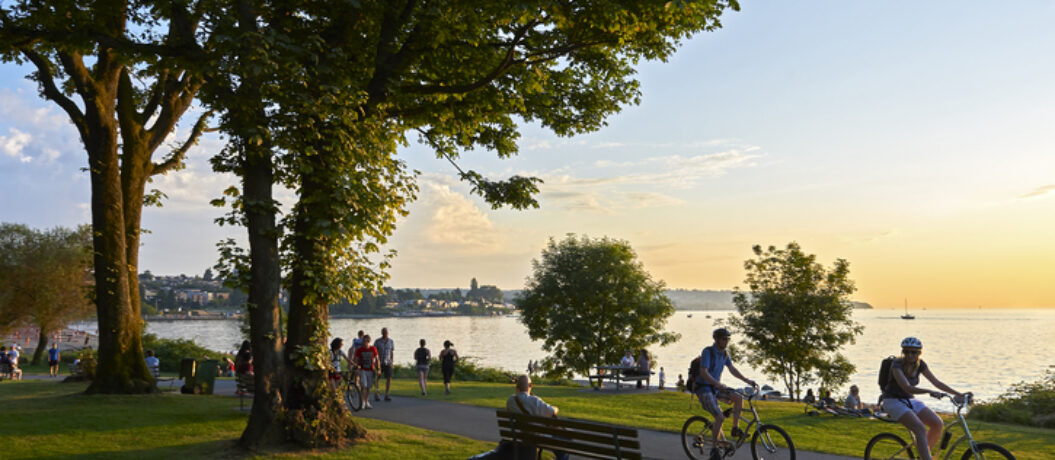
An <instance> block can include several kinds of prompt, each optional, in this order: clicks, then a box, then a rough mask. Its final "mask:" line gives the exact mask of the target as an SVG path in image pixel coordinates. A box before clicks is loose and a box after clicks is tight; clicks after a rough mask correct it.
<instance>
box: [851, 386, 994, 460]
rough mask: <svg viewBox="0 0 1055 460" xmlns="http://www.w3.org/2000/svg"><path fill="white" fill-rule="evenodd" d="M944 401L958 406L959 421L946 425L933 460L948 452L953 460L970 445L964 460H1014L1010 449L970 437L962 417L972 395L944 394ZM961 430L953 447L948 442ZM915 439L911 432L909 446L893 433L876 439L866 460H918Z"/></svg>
mask: <svg viewBox="0 0 1055 460" xmlns="http://www.w3.org/2000/svg"><path fill="white" fill-rule="evenodd" d="M941 397H947V398H949V399H950V400H951V401H952V403H953V405H954V406H956V418H955V419H953V420H950V421H948V422H946V423H945V429H944V430H943V431H942V435H941V442H940V443H938V449H937V451H936V452H933V453H932V455H931V458H938V457H939V456H940V455H941V452H942V451H945V457H944V458H945V459H946V460H948V459H949V458H951V457H952V453H953V452H954V451H956V448H957V447H958V446H959V445H960V443H962V442H964V441H966V442H967V450H966V451H965V452H964V453H963V456H962V457H961V459H962V460H969V459H975V460H984V459H992V458H1004V459H1007V460H1015V456H1014V455H1011V452H1009V451H1008V450H1007V449H1005V448H1003V447H1002V446H1000V445H997V444H993V443H990V442H975V441H974V436H972V435H971V430H970V429H969V428H968V427H967V417H966V416H965V414H964V413H963V410H964V408H966V407H967V406H968V405H970V404H971V394H970V393H967V394H964V397H963V399H962V400H960V401H957V400H956V398H953V397H952V396H951V395H949V394H946V393H941ZM939 399H941V398H939ZM880 420H882V421H884V422H888V423H898V422H897V421H896V420H891V419H887V418H880ZM956 427H959V428H960V429H962V430H963V435H962V436H960V438H959V439H957V440H956V442H953V443H952V444H951V445H950V444H949V441H950V440H951V439H952V434H953V429H955V428H956ZM915 441H916V438H915V435H913V434H912V432H911V431H910V432H909V442H906V441H905V440H904V439H902V438H901V437H900V436H898V435H896V434H894V433H879V434H877V435H875V436H874V437H873V438H872V439H871V440H870V441H868V446H866V447H865V457H864V458H865V460H873V459H874V460H894V459H898V460H902V459H908V460H915V459H916V458H917V457H916V453H915V452H914V451H913V448H914V447H915V446H916V442H915Z"/></svg>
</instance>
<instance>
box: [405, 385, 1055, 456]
mask: <svg viewBox="0 0 1055 460" xmlns="http://www.w3.org/2000/svg"><path fill="white" fill-rule="evenodd" d="M392 385H393V391H392V392H393V394H396V395H399V396H407V397H416V398H420V397H422V396H421V391H420V390H419V389H418V385H417V382H416V381H411V380H394V381H393V382H392ZM512 392H513V386H512V385H511V384H509V385H504V384H495V383H481V382H455V383H454V385H453V387H452V393H451V394H450V395H444V394H443V385H442V384H441V383H432V382H430V385H429V389H428V393H429V395H428V396H427V397H428V399H434V400H439V401H451V402H458V403H464V404H472V405H476V406H485V407H505V403H506V398H508V397H509V395H510V394H512ZM534 392H535V394H536V395H538V396H539V397H541V398H543V399H545V400H546V402H548V403H550V404H553V405H555V406H559V407H560V413H561V415H562V416H567V417H574V418H582V419H589V420H597V421H601V422H607V423H613V424H619V425H627V426H634V427H639V428H649V429H653V430H661V431H672V432H679V433H680V432H681V426H682V424H683V423H685V420H686V419H687V418H688V417H690V416H691V415H695V414H702V413H703V410H702V409H700V408H699V403H696V404H695V405H693V406H691V407H690V405H689V396H688V394H681V393H676V392H662V393H635V392H634V391H633V390H623V391H622V392H619V393H615V392H613V391H612V390H606V391H603V392H597V391H591V390H584V389H582V388H578V387H554V386H536V387H535V389H534ZM756 407H757V408H758V411H759V415H761V417H762V420H763V421H764V422H766V423H772V424H775V425H779V426H781V427H782V428H784V429H785V430H787V432H788V434H790V435H791V439H792V441H794V442H795V446H796V447H797V448H799V449H803V450H811V451H817V452H829V453H834V454H842V455H849V456H856V457H860V456H862V455H863V454H864V449H865V445H867V444H868V440H869V439H871V437H872V436H875V435H876V434H878V433H881V432H884V431H889V432H893V433H897V434H898V435H900V436H902V437H904V438H907V437H908V432H907V431H906V430H905V429H904V428H902V427H901V426H900V425H898V424H892V423H886V422H882V421H878V420H871V419H864V418H848V417H834V416H831V415H822V416H817V417H808V416H806V415H805V413H804V412H803V405H802V404H800V403H784V402H769V401H761V402H758V403H757V404H756ZM745 410H746V408H745ZM970 426H971V433H972V434H973V435H974V438H975V440H976V441H979V442H994V443H997V444H1000V445H1002V446H1004V447H1006V448H1007V449H1009V450H1010V451H1011V452H1012V453H1014V454H1015V457H1016V458H1018V459H1019V460H1031V459H1036V460H1043V459H1052V458H1055V430H1047V429H1039V428H1027V427H1021V426H1017V425H1007V424H998V423H988V422H978V421H971V422H970ZM726 429H727V430H728V425H727V426H726ZM957 433H958V431H957ZM960 455H961V453H959V452H957V453H954V455H953V457H952V458H960Z"/></svg>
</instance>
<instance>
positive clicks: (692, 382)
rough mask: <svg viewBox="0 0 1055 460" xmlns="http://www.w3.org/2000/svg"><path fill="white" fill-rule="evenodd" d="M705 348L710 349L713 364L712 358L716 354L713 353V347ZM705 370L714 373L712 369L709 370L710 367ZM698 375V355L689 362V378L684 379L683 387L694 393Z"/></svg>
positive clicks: (712, 363)
mask: <svg viewBox="0 0 1055 460" xmlns="http://www.w3.org/2000/svg"><path fill="white" fill-rule="evenodd" d="M707 349H708V350H710V353H711V365H714V360H715V358H716V356H715V354H714V347H707ZM707 372H711V373H712V374H713V373H714V371H713V370H711V369H707ZM699 376H700V356H697V357H695V358H693V359H692V362H691V363H689V379H688V380H686V381H685V388H687V389H688V390H689V392H690V393H695V392H696V385H697V384H696V379H697V378H698V377H699Z"/></svg>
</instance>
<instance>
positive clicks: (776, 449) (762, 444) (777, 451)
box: [751, 425, 795, 460]
mask: <svg viewBox="0 0 1055 460" xmlns="http://www.w3.org/2000/svg"><path fill="white" fill-rule="evenodd" d="M751 456H752V457H754V458H755V460H777V459H787V460H795V443H793V442H791V436H788V432H787V431H784V429H783V428H781V427H779V426H776V425H761V426H759V427H758V429H757V430H755V435H754V436H752V437H751Z"/></svg>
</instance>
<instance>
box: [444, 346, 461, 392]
mask: <svg viewBox="0 0 1055 460" xmlns="http://www.w3.org/2000/svg"><path fill="white" fill-rule="evenodd" d="M453 346H454V344H453V343H451V341H450V340H444V341H443V350H441V351H440V368H441V369H442V370H443V388H444V391H445V392H446V393H445V394H451V377H452V376H454V363H455V362H457V361H458V351H457V350H455V349H454V348H451V347H453Z"/></svg>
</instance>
